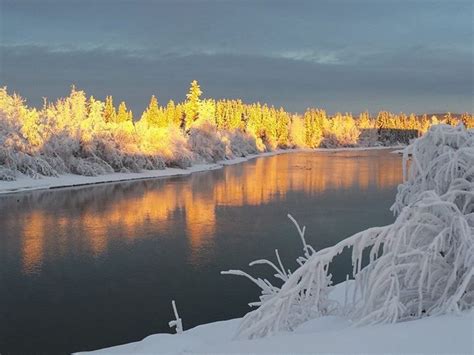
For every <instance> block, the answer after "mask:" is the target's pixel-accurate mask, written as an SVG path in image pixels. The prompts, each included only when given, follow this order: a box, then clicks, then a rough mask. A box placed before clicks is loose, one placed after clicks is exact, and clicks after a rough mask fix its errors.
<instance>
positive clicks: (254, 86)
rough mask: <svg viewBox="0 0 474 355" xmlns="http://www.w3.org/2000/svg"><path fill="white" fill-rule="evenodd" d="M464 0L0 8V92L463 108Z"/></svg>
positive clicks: (469, 13) (356, 107) (466, 76)
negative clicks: (192, 90)
mask: <svg viewBox="0 0 474 355" xmlns="http://www.w3.org/2000/svg"><path fill="white" fill-rule="evenodd" d="M473 11H474V2H473V1H471V0H466V1H458V0H442V1H428V0H418V1H416V0H373V1H363V0H362V1H361V0H359V1H355V0H345V1H342V0H332V1H317V0H306V1H298V0H293V1H278V0H271V1H259V0H250V1H245V0H237V1H230V0H229V1H226V0H217V1H216V0H214V1H206V0H187V1H185V0H170V1H151V0H149V1H147V0H143V1H139V0H135V1H123V0H113V1H111V0H95V1H87V0H81V1H79V0H61V1H48V0H43V1H39V0H29V1H23V0H14V1H13V0H0V86H7V87H8V89H9V90H10V91H16V92H18V93H20V94H21V95H22V96H23V97H25V98H26V99H27V102H28V103H29V104H30V105H32V106H40V105H41V103H42V101H43V99H42V98H43V97H48V98H49V99H50V100H51V99H56V98H57V97H61V96H66V95H67V94H68V93H69V90H70V86H71V85H72V84H75V85H76V87H78V88H79V89H83V90H85V91H86V93H87V94H88V95H94V97H96V98H101V99H103V98H104V97H105V95H109V94H110V95H113V96H114V99H115V100H116V102H118V101H121V100H125V101H126V102H127V104H128V105H129V107H131V108H132V109H133V111H134V112H135V113H136V114H140V113H141V112H142V111H143V109H144V108H145V106H146V105H147V104H148V102H149V100H150V96H151V95H152V94H154V95H156V96H157V98H158V101H159V102H160V103H161V104H166V103H167V101H168V100H169V99H173V100H175V101H182V100H183V99H184V98H185V95H186V92H187V90H188V87H189V83H190V82H191V81H192V80H194V79H196V80H198V81H199V83H200V85H201V88H202V89H203V92H204V96H205V97H213V98H241V99H243V100H244V101H246V102H256V101H259V102H266V103H269V104H272V105H275V106H284V107H285V108H287V109H288V110H290V111H294V112H303V111H304V110H305V109H306V108H307V107H319V108H324V109H326V110H328V111H329V112H331V113H334V112H336V111H340V112H353V113H358V112H361V111H363V110H366V109H367V110H369V111H371V112H376V111H378V110H382V109H386V110H391V111H395V112H399V111H404V112H448V111H449V112H474V107H473V105H474V104H473V98H474V71H473V70H474V69H473V68H474V34H473V33H474V31H473V23H474V14H473Z"/></svg>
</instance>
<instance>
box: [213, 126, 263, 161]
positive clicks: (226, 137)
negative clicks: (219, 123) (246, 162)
mask: <svg viewBox="0 0 474 355" xmlns="http://www.w3.org/2000/svg"><path fill="white" fill-rule="evenodd" d="M221 136H222V142H223V143H224V144H225V155H226V158H229V159H232V158H235V157H245V156H247V155H249V154H256V153H258V149H257V142H256V140H255V138H254V137H252V136H251V135H249V134H245V133H244V132H242V131H240V130H234V131H232V132H228V131H224V132H222V133H221Z"/></svg>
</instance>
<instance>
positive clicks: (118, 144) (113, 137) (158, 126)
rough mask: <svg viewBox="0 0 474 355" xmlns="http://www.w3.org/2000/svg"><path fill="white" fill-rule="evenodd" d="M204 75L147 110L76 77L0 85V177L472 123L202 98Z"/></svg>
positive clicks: (104, 168)
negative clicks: (52, 91) (36, 103)
mask: <svg viewBox="0 0 474 355" xmlns="http://www.w3.org/2000/svg"><path fill="white" fill-rule="evenodd" d="M202 96H203V92H202V90H201V88H200V86H199V84H198V82H197V81H193V82H192V83H191V85H190V88H189V91H188V93H187V95H186V99H185V100H184V101H183V102H179V103H175V102H174V101H172V100H170V101H169V102H167V103H166V105H161V104H160V103H159V101H158V99H157V97H156V96H152V97H151V99H150V103H149V105H148V107H146V109H145V110H144V111H143V113H142V114H141V116H139V117H138V116H134V114H133V113H132V111H131V110H129V109H128V107H127V105H126V103H125V102H123V101H122V102H120V103H119V104H118V106H116V104H115V103H114V100H113V97H112V96H107V97H106V98H105V101H101V100H98V99H96V98H94V97H93V96H90V97H87V95H86V93H85V92H84V91H82V90H77V89H76V88H75V87H74V86H73V87H72V89H71V92H70V94H69V96H67V97H64V98H60V99H58V100H56V101H55V102H48V101H46V100H45V102H44V104H43V107H42V108H40V109H36V108H32V107H29V106H28V105H27V104H26V102H25V100H24V99H22V98H21V97H20V96H19V95H17V94H9V93H8V91H7V89H6V88H0V143H1V148H0V178H1V176H2V171H3V176H4V178H8V177H10V178H11V176H12V174H13V175H14V172H15V171H20V172H23V173H27V174H29V175H34V174H36V173H38V174H40V175H51V174H53V175H54V174H55V173H58V174H60V173H63V172H72V173H77V174H84V175H96V174H101V173H105V172H109V171H139V170H142V169H154V168H162V167H164V166H180V167H186V166H189V165H191V164H192V162H193V161H206V162H207V161H216V160H220V159H224V158H231V157H235V156H245V155H247V154H250V153H255V152H258V151H266V150H267V151H268V150H273V149H276V148H282V149H285V148H292V147H300V148H316V147H337V146H357V145H359V146H360V145H362V146H368V145H375V144H380V142H378V140H379V137H378V136H377V134H375V135H374V134H372V135H370V134H369V135H367V134H366V132H373V131H375V132H376V131H377V130H380V129H396V130H416V131H419V132H421V133H424V132H426V131H427V129H428V128H429V127H430V126H431V125H433V124H437V123H447V124H449V125H457V124H459V123H463V124H464V125H465V126H466V127H468V128H472V127H474V118H473V115H472V114H469V113H465V114H462V115H451V114H449V113H447V114H444V115H443V116H442V117H437V116H432V115H428V114H424V115H415V114H408V115H407V114H404V113H391V112H387V111H382V112H379V113H378V114H376V115H370V114H369V113H368V112H362V113H360V114H359V115H356V116H354V115H352V114H351V113H336V114H335V115H332V116H331V115H329V114H328V113H327V112H326V111H324V110H322V109H317V108H308V109H307V110H306V111H305V112H304V113H302V114H298V113H291V112H289V111H287V110H285V109H284V108H283V107H279V108H277V107H275V106H272V105H268V104H261V103H258V102H257V103H250V104H248V103H244V102H243V101H242V100H240V99H218V100H216V99H212V98H203V97H202Z"/></svg>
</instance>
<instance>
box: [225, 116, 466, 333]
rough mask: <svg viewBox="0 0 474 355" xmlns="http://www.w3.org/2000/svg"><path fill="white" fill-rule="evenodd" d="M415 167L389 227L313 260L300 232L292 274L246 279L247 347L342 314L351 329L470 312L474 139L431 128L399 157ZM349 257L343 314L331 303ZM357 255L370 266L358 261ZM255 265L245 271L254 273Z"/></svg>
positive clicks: (357, 236)
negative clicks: (252, 294)
mask: <svg viewBox="0 0 474 355" xmlns="http://www.w3.org/2000/svg"><path fill="white" fill-rule="evenodd" d="M409 154H411V159H412V160H411V164H410V166H409V173H408V174H405V178H404V180H405V181H404V183H403V184H402V185H401V186H400V187H399V190H398V193H397V198H396V202H395V204H394V206H393V210H394V211H395V213H396V214H397V215H398V216H397V218H396V220H395V222H394V223H393V224H391V225H388V226H384V227H374V228H370V229H367V230H365V231H362V232H359V233H357V234H355V235H353V236H351V237H349V238H347V239H345V240H342V241H341V242H339V243H337V244H336V245H335V246H332V247H329V248H325V249H322V250H319V251H317V252H316V251H314V250H313V249H312V248H311V247H309V246H307V245H306V243H305V241H304V232H305V230H304V228H302V229H301V228H299V226H298V225H297V227H298V230H299V233H300V236H301V238H302V240H303V245H304V257H300V258H299V259H298V263H299V264H300V267H299V268H298V269H297V270H296V271H294V272H293V273H291V272H289V271H285V269H284V267H283V265H282V264H281V261H280V258H279V255H278V253H277V261H278V266H276V265H275V264H273V263H271V262H269V261H257V262H254V263H260V264H261V263H267V264H269V265H270V266H271V267H273V268H274V269H275V270H276V271H277V273H276V275H275V276H276V277H277V278H278V279H280V280H283V281H284V283H283V285H282V286H281V287H277V286H274V285H272V284H271V283H270V282H269V281H268V280H262V279H255V278H253V277H251V276H249V275H247V274H245V273H243V272H241V271H232V270H231V271H230V272H228V273H231V274H237V275H244V276H247V277H249V278H251V279H252V281H254V282H255V283H256V284H257V285H258V286H260V287H261V288H262V296H261V298H260V302H256V303H254V304H253V305H257V306H259V308H258V309H256V310H254V311H252V312H250V313H248V314H247V315H246V316H245V317H244V319H243V321H242V323H241V325H240V328H239V330H238V336H239V337H244V338H253V337H260V336H265V335H268V334H272V333H275V332H278V331H282V330H292V329H294V328H295V327H296V326H298V325H299V324H301V323H302V322H304V321H307V320H309V319H312V318H315V317H318V316H321V315H328V314H336V315H344V316H347V317H349V318H351V319H352V320H353V321H354V323H355V324H359V325H361V324H374V323H388V322H397V321H404V320H410V319H416V318H420V317H424V316H431V315H437V314H442V313H446V312H452V311H462V310H465V309H469V308H472V307H473V305H474V131H473V130H466V129H465V128H464V127H462V126H458V127H450V126H446V125H442V126H436V127H433V128H431V129H430V130H429V131H428V132H427V133H426V134H425V136H423V137H421V138H419V139H418V140H416V141H415V142H414V143H413V144H412V145H411V146H409V147H408V148H407V149H406V150H405V154H404V161H403V164H404V166H405V167H406V166H407V165H408V159H409ZM345 248H349V249H351V250H352V264H353V271H352V278H353V279H354V282H353V285H354V286H353V287H352V288H351V289H350V291H348V292H347V296H348V297H347V298H346V302H345V305H340V304H337V303H335V302H334V301H331V300H329V298H328V294H329V292H330V290H331V288H332V281H331V275H330V274H329V272H328V269H329V265H330V263H331V262H332V261H333V259H334V258H335V257H336V256H337V255H339V254H340V253H341V252H342V251H343V250H344V249H345ZM363 256H365V258H367V256H368V260H366V259H364V260H365V261H366V262H365V261H364V264H366V265H364V264H363ZM254 263H252V264H251V265H253V264H254Z"/></svg>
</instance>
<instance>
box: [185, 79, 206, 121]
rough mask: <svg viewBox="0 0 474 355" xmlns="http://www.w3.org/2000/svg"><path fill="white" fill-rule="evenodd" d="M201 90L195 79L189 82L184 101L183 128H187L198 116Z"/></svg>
mask: <svg viewBox="0 0 474 355" xmlns="http://www.w3.org/2000/svg"><path fill="white" fill-rule="evenodd" d="M201 95H202V91H201V88H200V87H199V84H198V82H197V81H196V80H193V81H192V82H191V87H190V88H189V92H188V94H187V95H186V103H185V106H184V113H185V119H186V121H185V129H186V130H188V129H189V128H190V127H191V125H192V124H193V122H194V121H196V120H197V119H198V118H199V106H200V103H201Z"/></svg>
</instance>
